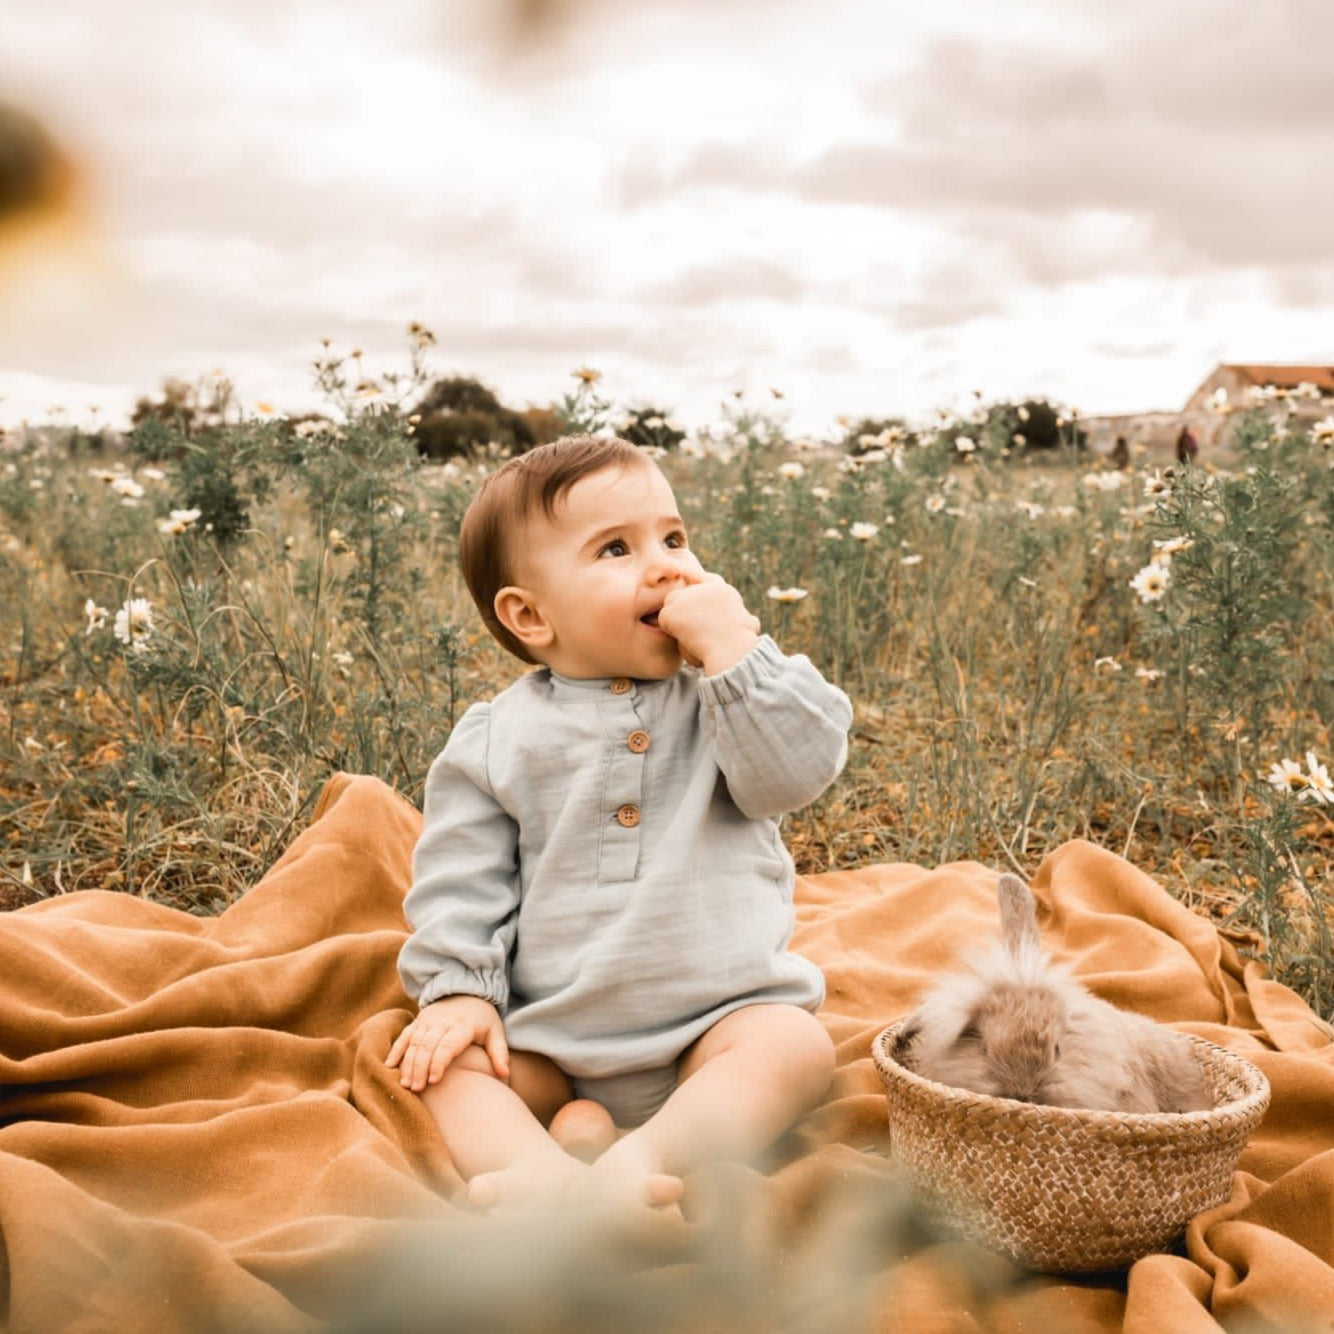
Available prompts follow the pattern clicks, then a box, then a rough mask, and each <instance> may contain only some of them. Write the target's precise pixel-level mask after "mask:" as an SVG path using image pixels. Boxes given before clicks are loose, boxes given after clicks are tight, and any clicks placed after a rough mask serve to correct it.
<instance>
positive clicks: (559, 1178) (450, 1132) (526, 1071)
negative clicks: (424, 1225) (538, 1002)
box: [420, 1047, 680, 1209]
mask: <svg viewBox="0 0 1334 1334" xmlns="http://www.w3.org/2000/svg"><path fill="white" fill-rule="evenodd" d="M571 1095H572V1090H571V1088H570V1081H569V1080H568V1079H567V1078H566V1076H565V1074H564V1073H563V1072H562V1071H561V1070H560V1069H559V1068H558V1067H557V1066H556V1065H555V1064H553V1063H552V1062H551V1061H549V1060H548V1059H547V1058H546V1057H544V1056H538V1055H536V1054H535V1053H533V1052H521V1051H511V1052H510V1082H509V1084H505V1083H503V1082H502V1081H501V1080H499V1079H497V1078H496V1075H495V1072H494V1070H493V1069H492V1066H491V1061H490V1058H489V1057H488V1056H487V1054H486V1052H485V1051H483V1050H482V1049H481V1048H480V1047H469V1048H468V1049H467V1050H466V1051H464V1052H462V1053H461V1054H460V1055H459V1056H458V1057H456V1058H455V1059H454V1061H453V1062H452V1063H451V1064H450V1066H449V1068H448V1069H447V1070H446V1071H445V1073H444V1076H443V1078H442V1079H441V1080H440V1082H439V1083H438V1084H431V1085H428V1086H427V1087H426V1089H424V1090H423V1091H422V1093H421V1095H420V1096H421V1098H422V1100H423V1101H424V1102H425V1103H426V1106H427V1108H428V1110H429V1111H430V1113H431V1115H432V1117H433V1118H434V1120H435V1123H436V1125H437V1126H438V1127H439V1129H440V1133H441V1135H442V1137H443V1138H444V1140H445V1143H446V1144H447V1145H448V1146H449V1151H450V1153H451V1154H452V1156H453V1158H454V1165H455V1166H456V1167H457V1168H458V1170H459V1172H460V1174H461V1175H462V1176H463V1177H464V1178H465V1179H466V1180H467V1182H468V1202H469V1203H470V1204H472V1205H474V1206H475V1207H477V1208H480V1209H490V1208H492V1207H494V1206H496V1205H505V1204H516V1203H523V1202H525V1201H529V1200H536V1199H542V1198H548V1197H551V1196H553V1195H558V1194H561V1193H563V1192H565V1191H567V1190H569V1189H571V1188H575V1187H577V1186H579V1185H581V1184H582V1181H583V1177H584V1175H585V1174H586V1173H587V1171H588V1168H587V1167H586V1166H585V1165H584V1164H583V1163H582V1162H580V1161H579V1160H578V1159H577V1158H575V1157H572V1156H571V1155H570V1154H569V1153H567V1152H566V1151H565V1149H564V1148H563V1147H562V1146H561V1145H560V1144H558V1143H557V1142H556V1140H554V1139H553V1138H552V1137H551V1135H550V1134H548V1133H547V1130H546V1123H548V1122H550V1121H551V1119H552V1117H553V1116H555V1115H556V1114H557V1113H558V1112H559V1111H560V1109H561V1108H562V1107H564V1106H566V1105H568V1104H569V1103H570V1098H571ZM608 1119H610V1118H608ZM642 1180H643V1200H642V1203H644V1204H649V1205H660V1204H670V1203H672V1202H674V1201H675V1200H676V1199H677V1198H679V1196H680V1183H679V1182H677V1181H672V1180H670V1179H668V1178H665V1177H661V1176H653V1175H651V1174H648V1173H645V1174H643V1178H642Z"/></svg>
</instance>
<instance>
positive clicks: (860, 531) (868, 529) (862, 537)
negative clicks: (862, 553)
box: [849, 523, 880, 542]
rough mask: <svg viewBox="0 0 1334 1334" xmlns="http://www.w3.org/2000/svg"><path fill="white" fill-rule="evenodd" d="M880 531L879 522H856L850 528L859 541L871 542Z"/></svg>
mask: <svg viewBox="0 0 1334 1334" xmlns="http://www.w3.org/2000/svg"><path fill="white" fill-rule="evenodd" d="M879 531H880V526H879V524H874V523H854V524H853V525H852V527H851V529H849V532H850V533H851V534H852V536H853V537H854V538H855V539H856V540H857V541H858V542H869V541H870V540H871V539H872V538H873V537H874V536H875V535H876V534H877V533H878V532H879Z"/></svg>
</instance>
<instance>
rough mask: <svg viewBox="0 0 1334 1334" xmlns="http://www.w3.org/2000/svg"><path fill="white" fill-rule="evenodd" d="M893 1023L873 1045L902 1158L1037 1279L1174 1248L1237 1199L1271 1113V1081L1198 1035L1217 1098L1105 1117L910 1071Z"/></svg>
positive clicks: (949, 1207) (978, 1235)
mask: <svg viewBox="0 0 1334 1334" xmlns="http://www.w3.org/2000/svg"><path fill="white" fill-rule="evenodd" d="M902 1027H903V1021H901V1020H900V1021H899V1022H898V1023H895V1024H891V1025H890V1026H889V1027H888V1028H886V1029H885V1030H884V1031H883V1032H881V1033H880V1034H879V1036H878V1037H877V1038H876V1040H875V1043H874V1045H873V1047H872V1055H873V1057H874V1059H875V1065H876V1070H877V1071H878V1072H879V1075H880V1079H881V1082H882V1083H883V1084H884V1086H885V1096H886V1102H887V1104H888V1108H889V1129H890V1148H891V1152H892V1154H893V1156H894V1158H895V1160H896V1161H897V1162H898V1163H899V1165H900V1166H901V1167H902V1168H903V1169H904V1171H905V1172H906V1173H907V1174H908V1176H909V1177H910V1178H911V1179H912V1181H913V1183H914V1184H915V1185H916V1187H917V1189H918V1190H919V1191H920V1192H921V1193H922V1196H923V1200H924V1203H925V1204H926V1206H927V1207H928V1208H929V1209H930V1210H931V1211H932V1212H933V1213H934V1214H936V1215H937V1216H938V1217H939V1218H940V1219H941V1221H943V1222H945V1223H946V1224H947V1225H949V1226H951V1227H953V1228H955V1229H957V1230H958V1231H960V1232H962V1233H963V1234H964V1235H965V1236H967V1237H969V1238H971V1239H972V1240H974V1241H977V1242H980V1243H981V1244H982V1245H984V1246H989V1247H991V1248H992V1249H994V1250H998V1251H1001V1252H1003V1253H1004V1254H1006V1255H1008V1256H1010V1257H1011V1258H1012V1259H1014V1260H1017V1261H1018V1262H1019V1263H1020V1264H1022V1265H1025V1266H1027V1267H1028V1268H1030V1269H1036V1270H1042V1271H1047V1272H1056V1273H1094V1272H1098V1271H1102V1270H1110V1269H1121V1268H1124V1267H1125V1266H1127V1265H1129V1264H1132V1263H1133V1262H1134V1261H1135V1260H1137V1259H1139V1258H1140V1257H1141V1256H1143V1255H1148V1254H1149V1253H1150V1252H1153V1251H1160V1250H1165V1249H1167V1248H1168V1247H1170V1246H1171V1245H1172V1243H1173V1242H1175V1241H1176V1240H1177V1238H1178V1237H1180V1236H1181V1234H1182V1232H1183V1231H1184V1230H1185V1227H1186V1224H1187V1223H1188V1222H1189V1221H1190V1219H1191V1218H1193V1217H1194V1216H1195V1215H1196V1214H1197V1213H1200V1212H1201V1211H1203V1210H1205V1209H1209V1208H1212V1207H1213V1206H1214V1205H1216V1204H1221V1203H1222V1202H1223V1201H1224V1200H1226V1199H1227V1198H1228V1195H1229V1192H1230V1188H1231V1181H1232V1172H1233V1169H1234V1168H1235V1167H1236V1164H1237V1159H1238V1158H1239V1157H1240V1156H1241V1151H1242V1149H1243V1148H1245V1146H1246V1141H1247V1139H1248V1138H1249V1137H1250V1135H1251V1132H1252V1131H1253V1130H1254V1129H1255V1127H1256V1126H1257V1125H1259V1123H1260V1119H1261V1117H1262V1116H1263V1115H1264V1112H1265V1108H1266V1107H1268V1105H1269V1081H1268V1080H1267V1079H1266V1078H1265V1077H1264V1075H1263V1074H1262V1073H1261V1072H1260V1071H1259V1070H1258V1069H1256V1067H1255V1066H1254V1065H1252V1064H1251V1063H1250V1062H1249V1061H1247V1060H1245V1059H1243V1058H1242V1057H1240V1056H1238V1055H1236V1054H1235V1053H1234V1052H1230V1051H1227V1050H1225V1049H1224V1048H1222V1047H1219V1046H1216V1045H1215V1044H1214V1043H1212V1042H1206V1041H1205V1040H1204V1039H1203V1038H1197V1037H1190V1038H1189V1041H1190V1043H1191V1047H1192V1050H1193V1052H1194V1054H1195V1056H1196V1058H1197V1059H1198V1060H1199V1062H1200V1065H1201V1067H1202V1068H1203V1071H1204V1076H1205V1079H1206V1081H1207V1082H1208V1085H1209V1087H1210V1089H1211V1090H1212V1092H1213V1096H1214V1102H1215V1106H1214V1107H1213V1108H1212V1109H1211V1110H1209V1111H1202V1112H1102V1111H1085V1110H1082V1109H1076V1108H1068V1107H1046V1106H1041V1105H1038V1104H1034V1103H1026V1102H1016V1101H1013V1100H1011V1099H1009V1098H993V1097H990V1096H988V1095H987V1094H982V1093H973V1092H971V1091H969V1090H967V1089H957V1088H951V1087H949V1086H948V1085H946V1084H938V1083H936V1082H935V1081H934V1080H930V1079H924V1078H922V1076H920V1075H918V1074H915V1073H914V1072H913V1071H911V1070H908V1069H907V1068H905V1067H904V1066H902V1065H900V1064H899V1062H898V1060H897V1059H896V1056H897V1047H898V1034H899V1031H900V1029H901V1028H902Z"/></svg>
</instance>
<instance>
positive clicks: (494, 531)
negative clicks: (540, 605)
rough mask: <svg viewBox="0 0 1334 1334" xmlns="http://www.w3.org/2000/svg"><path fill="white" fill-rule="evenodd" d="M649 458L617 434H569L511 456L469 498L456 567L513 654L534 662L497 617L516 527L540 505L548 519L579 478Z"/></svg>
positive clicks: (508, 579) (511, 562) (509, 576)
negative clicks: (498, 595) (511, 457)
mask: <svg viewBox="0 0 1334 1334" xmlns="http://www.w3.org/2000/svg"><path fill="white" fill-rule="evenodd" d="M647 461H648V458H647V455H645V454H644V453H643V452H642V451H641V450H640V449H639V448H638V446H636V445H632V444H631V443H630V442H629V441H628V440H621V439H619V438H618V437H616V436H595V435H567V436H564V437H562V438H561V439H560V440H553V441H552V442H551V443H550V444H548V445H539V446H538V447H537V448H536V449H532V450H529V451H528V453H526V454H520V455H519V456H518V458H513V459H510V461H509V462H508V463H506V464H505V465H504V466H503V467H501V468H499V469H497V471H495V472H494V473H492V474H491V476H490V477H488V478H487V479H486V481H484V482H483V483H482V485H481V487H480V488H479V489H478V492H477V494H476V495H475V496H474V497H473V498H472V503H471V504H470V505H469V506H468V510H467V513H465V514H464V516H463V523H462V525H461V527H460V528H459V569H460V570H461V571H462V572H463V581H464V583H466V584H467V585H468V592H469V593H471V594H472V600H473V601H474V602H475V603H476V604H477V610H478V611H479V612H480V613H481V616H482V620H483V621H485V622H486V628H487V629H488V630H490V631H491V633H492V635H494V636H495V638H496V639H497V640H499V641H500V643H501V644H503V645H504V647H505V648H507V649H508V650H509V651H510V652H511V653H513V654H514V656H515V657H516V658H520V659H522V660H523V661H524V662H531V663H535V662H536V661H537V660H536V659H535V658H534V657H533V656H532V655H531V654H530V653H529V652H528V650H527V649H526V648H524V646H523V645H522V644H521V643H519V641H518V640H517V639H515V637H514V636H513V635H512V634H510V632H509V631H508V630H507V629H506V628H505V627H504V626H503V625H502V624H501V623H500V619H499V618H498V617H497V616H496V605H495V604H496V594H497V593H499V592H500V590H501V589H502V588H504V587H505V586H506V585H507V584H512V583H513V582H514V578H513V572H514V557H515V547H514V539H515V537H516V536H517V534H516V532H515V530H516V529H517V528H518V527H519V526H520V525H521V524H522V523H523V522H524V521H525V520H526V519H527V518H528V517H529V516H530V515H532V514H535V513H536V512H537V510H538V509H539V508H540V509H541V510H542V512H543V513H544V514H545V515H546V516H547V518H551V517H552V516H553V515H554V514H555V512H556V504H557V502H558V501H559V500H560V499H561V497H562V496H563V495H565V493H566V492H567V491H568V490H569V489H570V488H571V487H572V486H573V485H574V484H575V483H576V482H577V481H579V480H580V479H581V478H584V477H588V476H590V475H591V474H592V473H595V472H601V471H602V470H603V469H604V468H625V467H628V466H630V465H632V464H633V465H635V466H641V467H642V466H643V465H644V464H645V463H646V462H647Z"/></svg>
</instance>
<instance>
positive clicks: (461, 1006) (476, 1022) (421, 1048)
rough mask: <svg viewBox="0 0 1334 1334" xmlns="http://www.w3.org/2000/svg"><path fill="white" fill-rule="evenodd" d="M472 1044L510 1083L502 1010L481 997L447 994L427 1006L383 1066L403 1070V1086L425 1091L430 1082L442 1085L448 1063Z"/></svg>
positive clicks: (394, 1047)
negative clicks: (484, 1054) (483, 1053)
mask: <svg viewBox="0 0 1334 1334" xmlns="http://www.w3.org/2000/svg"><path fill="white" fill-rule="evenodd" d="M472 1046H478V1047H482V1048H484V1049H485V1051H486V1054H487V1055H488V1056H489V1057H490V1058H491V1068H492V1069H493V1070H494V1071H495V1072H496V1077H497V1078H498V1079H504V1080H508V1079H509V1077H510V1058H509V1047H508V1045H507V1044H506V1042H505V1025H504V1024H503V1023H502V1022H501V1018H500V1012H499V1011H498V1010H497V1009H496V1007H495V1006H494V1005H492V1004H491V1002H490V1001H487V1000H483V999H482V998H481V997H480V996H446V997H445V998H444V999H443V1000H438V1001H433V1002H432V1003H431V1004H430V1005H427V1006H425V1007H423V1009H422V1010H421V1011H420V1013H419V1014H418V1015H417V1017H416V1018H415V1019H414V1020H413V1021H412V1022H411V1023H410V1024H409V1025H408V1026H407V1027H406V1028H405V1029H404V1030H403V1031H402V1032H401V1033H400V1034H399V1035H398V1039H397V1041H396V1042H395V1043H394V1045H393V1046H392V1047H390V1049H389V1055H388V1056H386V1057H385V1061H384V1063H385V1064H386V1065H387V1066H390V1067H393V1066H396V1065H397V1066H399V1067H400V1070H399V1081H398V1082H399V1083H400V1084H401V1085H402V1086H403V1087H404V1088H405V1089H411V1090H412V1091H413V1092H414V1093H420V1092H421V1091H422V1089H424V1088H425V1087H426V1086H427V1085H428V1084H438V1083H439V1082H440V1081H441V1080H442V1079H443V1078H444V1075H445V1071H446V1070H448V1069H449V1063H450V1062H451V1061H452V1060H453V1059H454V1058H455V1057H456V1056H458V1055H459V1054H460V1053H461V1052H464V1051H466V1050H467V1049H468V1048H469V1047H472Z"/></svg>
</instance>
